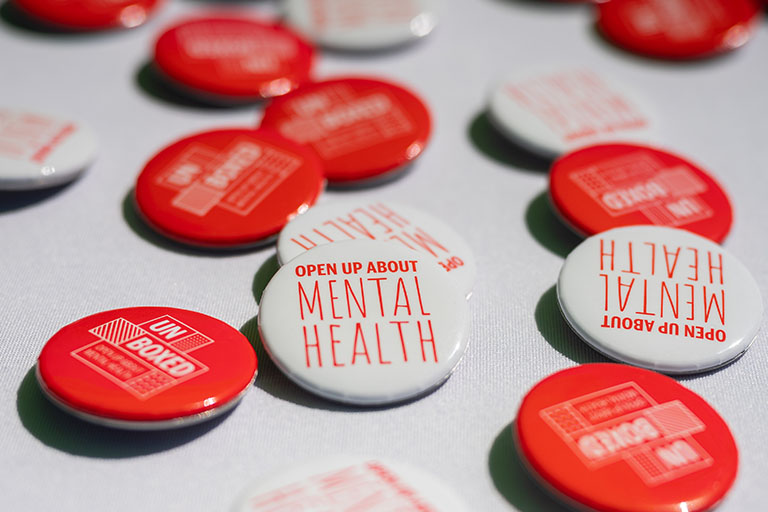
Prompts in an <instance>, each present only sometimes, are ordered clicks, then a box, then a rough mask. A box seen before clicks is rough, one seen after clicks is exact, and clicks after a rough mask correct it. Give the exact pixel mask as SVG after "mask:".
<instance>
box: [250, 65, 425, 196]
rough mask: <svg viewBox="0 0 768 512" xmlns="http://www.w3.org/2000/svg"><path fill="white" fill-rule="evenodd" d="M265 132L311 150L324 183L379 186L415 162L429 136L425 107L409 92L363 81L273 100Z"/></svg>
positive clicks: (323, 85) (332, 83)
mask: <svg viewBox="0 0 768 512" xmlns="http://www.w3.org/2000/svg"><path fill="white" fill-rule="evenodd" d="M261 126H262V127H263V128H268V129H272V130H275V131H277V132H278V133H280V134H281V135H283V136H284V137H286V138H289V139H291V140H294V141H296V142H298V143H301V144H306V145H308V146H309V147H311V148H312V149H314V150H315V151H316V152H317V154H318V155H319V156H320V158H321V160H322V161H323V166H324V168H325V176H326V177H327V178H328V181H329V182H331V183H334V184H338V185H349V184H356V183H361V182H371V181H377V180H380V179H383V178H386V177H389V176H391V175H392V174H393V173H396V172H398V171H400V170H402V169H403V168H404V167H405V166H406V165H407V164H409V163H411V162H412V161H413V160H414V159H415V158H416V157H417V156H419V155H420V154H421V153H422V151H423V150H424V147H425V146H426V144H427V140H428V139H429V135H430V132H431V121H430V117H429V112H428V111H427V107H426V106H425V104H424V102H422V101H421V99H419V98H418V97H417V96H416V95H415V94H414V93H412V92H410V91H408V90H407V89H405V88H403V87H401V86H399V85H395V84H392V83H390V82H384V81H381V80H372V79H367V78H339V79H335V80H328V81H324V82H316V83H312V84H308V85H305V86H303V87H302V88H301V89H299V90H297V91H295V92H293V93H291V94H289V95H287V96H284V97H282V98H277V99H275V100H274V101H273V102H272V103H270V104H269V106H268V107H267V108H266V110H265V112H264V118H263V120H262V122H261Z"/></svg>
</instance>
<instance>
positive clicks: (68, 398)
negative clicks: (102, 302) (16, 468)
mask: <svg viewBox="0 0 768 512" xmlns="http://www.w3.org/2000/svg"><path fill="white" fill-rule="evenodd" d="M255 376H256V354H255V353H254V351H253V348H252V347H251V345H250V343H249V342H248V340H247V339H246V338H245V336H243V335H242V334H241V333H240V332H239V331H238V330H237V329H235V328H233V327H231V326H229V325H227V324H225V323H224V322H222V321H220V320H217V319H215V318H211V317H209V316H207V315H203V314H201V313H196V312H194V311H186V310H183V309H176V308H167V307H135V308H126V309H116V310H112V311H105V312H102V313H97V314H95V315H91V316H88V317H86V318H83V319H81V320H78V321H76V322H74V323H72V324H69V325H67V326H66V327H64V328H62V329H61V330H60V331H59V332H57V333H56V334H55V335H54V336H53V337H52V338H51V339H50V340H48V342H47V343H46V344H45V346H44V347H43V350H42V352H41V353H40V357H39V358H38V360H37V380H38V382H39V383H40V387H41V388H42V390H43V392H44V394H45V395H46V396H47V397H48V398H50V399H51V401H52V402H53V403H54V404H56V405H58V406H60V407H61V408H63V409H64V410H66V411H67V412H69V413H71V414H73V415H75V416H77V417H79V418H81V419H84V420H86V421H91V422H93V423H98V424H101V425H106V426H110V427H118V428H127V429H136V430H154V429H164V428H174V427H181V426H186V425H191V424H194V423H199V422H201V421H205V420H207V419H210V418H213V417H214V416H216V415H218V414H221V413H223V412H226V411H228V410H230V409H231V408H232V407H234V406H235V405H236V404H237V403H238V402H239V400H240V398H241V397H242V396H243V394H244V393H245V392H246V391H247V390H248V389H249V388H250V386H251V384H252V383H253V379H254V378H255Z"/></svg>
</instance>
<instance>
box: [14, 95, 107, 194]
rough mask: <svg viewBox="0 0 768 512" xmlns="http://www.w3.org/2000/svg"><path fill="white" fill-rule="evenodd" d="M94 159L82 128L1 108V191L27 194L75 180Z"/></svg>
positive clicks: (93, 142)
mask: <svg viewBox="0 0 768 512" xmlns="http://www.w3.org/2000/svg"><path fill="white" fill-rule="evenodd" d="M95 157H96V137H95V136H94V134H93V132H92V131H91V130H90V129H89V128H88V127H87V126H85V125H84V124H82V123H80V122H77V121H71V120H69V119H63V118H60V117H53V116H50V115H47V114H40V113H34V112H25V111H20V110H10V109H4V108H0V190H30V189H39V188H46V187H53V186H56V185H62V184H64V183H67V182H70V181H72V180H74V179H76V178H77V177H78V176H79V175H80V173H82V171H83V170H84V169H85V168H86V167H87V166H88V165H89V164H90V163H91V162H92V161H93V159H94V158H95Z"/></svg>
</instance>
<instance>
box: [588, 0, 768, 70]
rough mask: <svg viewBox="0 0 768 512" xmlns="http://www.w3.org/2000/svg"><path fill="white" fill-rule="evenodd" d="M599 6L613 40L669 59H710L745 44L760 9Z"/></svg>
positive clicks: (704, 4)
mask: <svg viewBox="0 0 768 512" xmlns="http://www.w3.org/2000/svg"><path fill="white" fill-rule="evenodd" d="M598 9H599V11H598V12H599V16H598V21H597V24H598V27H599V28H600V30H601V31H602V32H603V34H605V36H606V37H607V38H608V39H610V40H611V41H613V42H614V43H616V44H618V45H619V46H623V47H624V48H626V49H628V50H630V51H633V52H636V53H641V54H645V55H650V56H653V57H661V58H667V59H689V58H697V57H706V56H709V55H712V54H716V53H720V52H724V51H728V50H733V49H735V48H738V47H740V46H742V45H743V44H744V43H746V42H747V40H749V38H750V36H751V34H752V31H753V29H754V25H755V22H756V19H757V16H758V13H759V11H760V7H759V6H758V5H757V3H756V2H754V1H753V0H621V1H618V0H616V1H610V2H603V3H600V4H598Z"/></svg>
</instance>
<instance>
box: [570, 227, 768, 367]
mask: <svg viewBox="0 0 768 512" xmlns="http://www.w3.org/2000/svg"><path fill="white" fill-rule="evenodd" d="M557 296H558V301H559V302H560V308H561V309H562V312H563V315H564V316H565V319H566V320H567V321H568V323H569V324H570V325H571V327H572V328H573V329H574V331H576V333H577V334H578V335H579V336H581V338H583V339H584V340H585V341H586V342H587V343H589V344H590V345H591V346H592V347H594V348H595V349H596V350H598V351H600V352H602V353H604V354H605V355H607V356H609V357H612V358H614V359H618V360H620V361H624V362H626V363H630V364H634V365H637V366H642V367H645V368H650V369H652V370H657V371H661V372H665V373H696V372H702V371H706V370H710V369H713V368H717V367H719V366H722V365H724V364H726V363H728V362H729V361H732V360H733V359H735V358H737V357H739V356H740V355H741V354H743V353H744V352H745V351H746V350H747V348H749V346H750V344H751V343H752V341H753V340H754V338H755V336H756V334H757V331H758V329H759V326H760V322H761V318H762V314H763V303H762V298H761V296H760V290H759V289H758V287H757V284H756V283H755V281H754V279H753V278H752V276H751V275H750V273H749V271H748V270H747V269H746V268H745V267H744V265H743V264H742V263H741V262H740V261H739V260H737V259H736V258H735V257H734V256H733V255H732V254H730V253H728V252H727V251H725V250H724V249H723V248H722V247H720V246H719V245H717V244H716V243H714V242H712V241H711V240H708V239H706V238H704V237H701V236H698V235H695V234H693V233H690V232H688V231H683V230H679V229H673V228H668V227H660V226H630V227H622V228H616V229H611V230H609V231H605V232H603V233H600V234H597V235H595V236H593V237H591V238H588V239H586V240H585V241H584V242H582V243H581V244H580V245H579V246H578V247H577V248H576V249H574V250H573V252H571V254H569V255H568V257H567V258H566V260H565V263H564V265H563V268H562V270H561V271H560V277H559V279H558V281H557Z"/></svg>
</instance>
